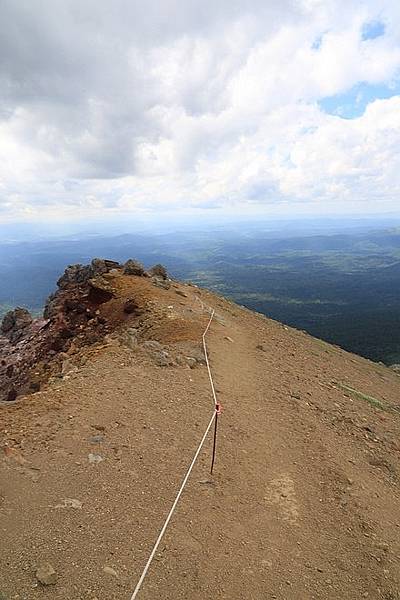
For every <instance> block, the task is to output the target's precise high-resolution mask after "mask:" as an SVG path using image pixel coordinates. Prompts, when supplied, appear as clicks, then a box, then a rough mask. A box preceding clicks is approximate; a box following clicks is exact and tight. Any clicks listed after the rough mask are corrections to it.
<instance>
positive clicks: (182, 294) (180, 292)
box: [175, 290, 188, 298]
mask: <svg viewBox="0 0 400 600" xmlns="http://www.w3.org/2000/svg"><path fill="white" fill-rule="evenodd" d="M175 294H178V296H182V298H187V297H188V295H187V294H186V293H185V292H183V291H182V290H175Z"/></svg>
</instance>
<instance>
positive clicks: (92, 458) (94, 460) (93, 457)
mask: <svg viewBox="0 0 400 600" xmlns="http://www.w3.org/2000/svg"><path fill="white" fill-rule="evenodd" d="M88 459H89V462H90V464H91V465H95V464H98V463H100V462H101V461H103V460H104V458H103V457H102V456H100V454H92V453H90V454H88Z"/></svg>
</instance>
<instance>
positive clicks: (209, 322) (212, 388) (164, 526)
mask: <svg viewBox="0 0 400 600" xmlns="http://www.w3.org/2000/svg"><path fill="white" fill-rule="evenodd" d="M214 314H215V310H213V311H212V313H211V316H210V320H209V321H208V324H207V327H206V329H205V331H204V333H203V336H202V337H203V349H204V356H205V359H206V364H207V370H208V376H209V379H210V384H211V390H212V395H213V400H214V411H213V414H212V417H211V419H210V421H209V423H208V425H207V428H206V430H205V432H204V435H203V437H202V438H201V441H200V444H199V445H198V447H197V450H196V452H195V455H194V457H193V460H192V462H191V463H190V466H189V468H188V470H187V472H186V475H185V477H184V478H183V481H182V484H181V487H180V488H179V491H178V493H177V495H176V497H175V500H174V503H173V505H172V507H171V510H170V511H169V513H168V516H167V518H166V519H165V522H164V525H163V526H162V528H161V531H160V533H159V536H158V538H157V540H156V542H155V544H154V546H153V549H152V551H151V553H150V556H149V558H148V560H147V562H146V564H145V566H144V569H143V571H142V574H141V576H140V579H139V581H138V582H137V585H136V587H135V589H134V591H133V594H132V596H131V598H130V600H135V599H136V598H137V596H138V594H139V591H140V588H141V587H142V583H143V581H144V579H145V577H146V575H147V572H148V570H149V568H150V565H151V563H152V561H153V558H154V555H155V553H156V552H157V548H158V546H159V545H160V542H161V540H162V538H163V537H164V533H165V531H166V529H167V527H168V524H169V522H170V520H171V518H172V515H173V514H174V512H175V509H176V506H177V504H178V502H179V499H180V497H181V495H182V492H183V490H184V489H185V486H186V483H187V481H188V479H189V477H190V474H191V472H192V469H193V467H194V465H195V463H196V460H197V457H198V456H199V454H200V451H201V449H202V447H203V445H204V442H205V440H206V438H207V435H208V432H209V431H210V429H211V425H212V424H213V422H214V420H216V419H217V418H218V417H217V415H218V414H219V413H220V406H219V404H218V402H217V396H216V394H215V387H214V382H213V378H212V373H211V369H210V363H209V360H208V353H207V344H206V339H205V338H206V335H207V333H208V330H209V329H210V325H211V322H212V320H213V318H214ZM215 447H216V429H215V433H214V447H213V460H212V466H211V472H212V468H213V466H214V458H215Z"/></svg>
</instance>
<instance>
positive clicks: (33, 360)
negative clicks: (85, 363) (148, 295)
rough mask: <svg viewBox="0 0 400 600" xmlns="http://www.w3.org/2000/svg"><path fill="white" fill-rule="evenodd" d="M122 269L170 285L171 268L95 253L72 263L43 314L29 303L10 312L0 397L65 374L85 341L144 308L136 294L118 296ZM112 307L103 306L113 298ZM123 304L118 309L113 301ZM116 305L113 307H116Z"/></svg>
mask: <svg viewBox="0 0 400 600" xmlns="http://www.w3.org/2000/svg"><path fill="white" fill-rule="evenodd" d="M121 275H128V276H129V275H135V276H140V277H149V278H150V279H151V281H152V283H154V284H155V285H160V284H162V285H165V282H166V280H167V272H166V270H165V269H164V267H162V266H161V265H156V266H155V267H153V269H151V270H150V272H149V273H146V272H145V270H144V267H143V266H142V265H141V264H140V263H139V262H137V261H134V260H128V261H127V262H126V263H125V264H124V265H120V264H119V263H118V262H115V261H112V260H104V259H100V258H95V259H93V260H92V262H91V264H90V265H85V266H83V265H80V264H77V265H71V266H69V267H68V268H67V269H66V270H65V272H64V274H63V275H62V277H60V279H59V280H58V282H57V286H58V289H57V291H56V292H55V293H54V294H51V296H50V297H49V298H48V300H47V302H46V305H45V307H44V311H43V317H41V318H37V319H34V318H33V317H32V316H31V315H30V313H29V311H28V310H26V309H25V308H20V307H18V308H15V309H14V310H12V311H10V312H8V313H7V314H6V315H5V316H4V318H3V321H2V323H1V327H0V400H6V401H14V400H16V398H17V397H18V396H20V395H21V394H29V393H31V392H37V391H38V390H39V389H40V388H41V386H42V385H43V383H44V382H46V381H47V380H48V379H49V377H51V376H52V377H54V376H57V375H60V374H62V372H63V369H65V364H66V363H68V361H70V360H73V357H74V356H75V355H77V354H79V351H80V349H81V348H82V347H84V346H89V345H91V344H93V343H95V342H98V341H99V340H101V339H103V338H104V336H105V335H107V334H108V333H111V332H112V331H114V330H115V329H116V328H118V327H119V326H120V325H121V324H122V323H123V322H124V321H125V320H126V316H127V315H128V314H129V315H132V314H133V313H139V312H140V308H139V306H138V304H137V303H136V301H135V300H134V299H133V298H125V299H123V301H122V304H123V305H122V306H121V298H120V297H118V299H117V296H118V293H117V287H118V286H117V285H116V284H115V282H116V279H117V278H118V277H120V276H121ZM112 300H114V302H113V303H112V304H111V307H110V306H108V307H107V310H105V311H103V309H102V306H103V305H105V304H108V303H110V301H112ZM114 306H115V307H116V306H118V310H115V311H114V310H113V307H114ZM110 308H111V310H110Z"/></svg>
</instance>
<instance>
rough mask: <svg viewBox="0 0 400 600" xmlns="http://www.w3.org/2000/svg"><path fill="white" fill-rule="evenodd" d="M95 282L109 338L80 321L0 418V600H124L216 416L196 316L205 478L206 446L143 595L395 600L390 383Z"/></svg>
mask: <svg viewBox="0 0 400 600" xmlns="http://www.w3.org/2000/svg"><path fill="white" fill-rule="evenodd" d="M108 267H110V269H109V271H108V272H106V273H103V274H98V275H96V276H95V277H94V278H95V279H96V278H97V279H100V280H99V281H97V283H95V285H96V286H97V287H96V288H92V289H95V290H97V291H95V292H92V293H95V299H96V298H97V300H98V299H99V298H98V296H96V294H100V295H101V294H105V296H102V300H104V301H102V302H101V303H100V304H98V305H97V308H96V310H99V311H100V314H99V315H95V316H96V317H101V318H102V319H104V320H105V321H106V322H105V323H99V326H101V327H104V326H106V325H107V328H108V329H107V330H104V329H101V331H100V330H99V332H98V330H97V328H96V327H97V326H96V327H94V326H93V324H89V325H88V331H89V332H91V331H92V326H93V327H94V331H95V333H96V335H97V333H99V338H98V339H94V340H92V341H91V342H90V343H83V344H82V345H79V346H77V347H76V348H75V350H76V351H75V350H74V351H72V352H70V353H69V354H68V351H69V348H66V347H63V348H62V349H60V350H59V351H56V353H57V354H56V355H57V356H58V358H57V360H55V359H54V358H53V359H52V360H53V361H54V369H53V368H51V369H50V376H49V377H48V378H47V379H46V380H43V384H42V389H41V390H40V391H37V392H34V393H32V394H30V395H27V396H21V398H20V399H17V400H16V401H14V402H3V403H2V406H1V407H0V419H1V437H0V447H1V448H2V455H1V459H0V528H1V531H2V532H3V544H4V547H5V548H6V549H7V552H6V553H4V552H3V553H2V554H1V556H0V573H1V575H2V579H1V586H2V587H0V592H2V593H3V595H4V596H5V597H9V598H21V599H22V598H24V597H29V598H30V599H31V598H57V599H62V598H88V599H90V600H95V599H98V600H105V599H114V598H115V599H117V598H127V600H128V599H129V597H130V594H131V593H132V590H133V588H134V586H135V584H136V582H137V579H138V577H139V576H140V573H141V570H142V568H143V566H144V563H145V561H146V560H147V558H148V554H149V552H150V549H151V547H152V545H153V543H154V541H155V539H156V536H157V534H158V531H159V529H160V527H161V525H162V523H163V521H164V519H165V516H166V514H167V512H168V510H169V509H170V506H171V504H172V501H173V499H174V497H175V494H176V491H177V489H178V487H179V484H180V481H181V479H182V476H183V474H184V473H185V471H186V469H187V467H188V464H189V463H190V460H191V459H192V457H193V452H194V450H195V448H196V446H197V444H198V442H199V439H200V438H201V435H202V433H203V430H204V428H205V424H206V423H207V422H208V420H209V416H210V414H211V411H212V398H211V395H210V390H209V384H208V380H207V371H206V368H205V366H204V356H203V354H202V350H201V337H202V333H203V332H204V330H205V327H206V324H207V322H208V319H209V312H208V308H209V307H211V308H213V309H215V311H216V313H215V319H214V321H213V323H212V326H211V328H210V331H209V334H208V335H209V338H208V339H209V342H208V344H209V349H210V361H211V368H212V370H213V375H214V379H215V383H216V389H217V394H218V398H219V400H220V401H221V404H222V405H223V408H224V411H223V414H222V415H221V419H220V425H219V438H218V447H217V461H216V467H215V475H214V476H213V477H210V474H209V467H210V451H211V446H210V444H211V440H208V441H207V444H206V447H205V449H204V451H203V452H202V453H201V455H200V458H199V462H198V463H197V464H196V466H195V469H194V472H193V475H192V477H191V479H190V481H189V484H188V488H187V489H186V490H185V493H184V495H183V497H182V499H181V502H180V504H179V505H178V509H177V512H176V515H175V516H174V519H173V520H172V521H171V524H170V527H169V529H168V530H167V533H166V537H165V539H164V541H163V543H162V545H161V546H160V548H159V551H158V552H157V555H156V560H155V562H154V563H153V565H152V568H151V569H150V571H149V573H148V577H147V578H146V580H145V583H144V586H143V589H142V591H141V594H140V596H139V597H142V598H143V599H146V598H147V599H148V600H150V598H152V599H154V598H166V599H171V600H172V599H176V598H191V599H194V600H197V599H199V600H200V598H229V599H230V598H242V599H245V598H246V599H248V598H256V599H258V598H260V599H261V598H263V599H264V598H279V599H282V600H283V599H293V600H294V599H296V600H297V599H299V598H321V599H325V598H326V599H330V600H333V599H337V598H346V599H350V600H351V599H354V600H355V599H356V598H357V599H358V598H363V597H365V598H383V599H385V600H393V599H396V598H398V597H399V590H400V569H399V566H398V565H399V561H398V556H399V555H400V523H399V521H398V501H399V491H398V482H399V473H400V459H399V452H400V446H399V443H398V439H399V434H400V421H399V419H400V413H399V404H398V397H399V391H400V378H399V377H398V375H396V373H394V372H393V371H391V370H390V369H388V368H387V367H385V366H383V365H380V364H376V363H373V362H371V361H368V360H366V359H363V358H361V357H358V356H356V355H352V354H349V353H347V352H345V351H344V350H341V349H340V348H338V347H335V346H330V345H329V344H327V343H325V342H322V341H321V340H318V339H315V338H312V337H311V336H310V335H308V334H306V333H304V332H301V331H298V330H294V329H292V328H290V327H288V326H285V325H282V324H280V323H278V322H276V321H272V320H270V319H267V318H265V317H264V316H262V315H259V314H257V313H253V312H252V311H250V310H248V309H245V308H243V307H240V306H238V305H236V304H234V303H233V302H230V301H228V300H226V299H224V298H222V297H220V296H217V295H215V294H212V293H211V292H209V291H207V290H203V289H200V288H197V287H196V286H193V285H188V284H181V283H179V282H177V281H172V280H170V279H169V278H168V277H167V276H166V275H165V274H163V275H162V276H161V275H160V274H158V275H157V274H150V276H147V275H145V274H140V275H137V274H133V275H131V274H126V273H124V272H123V271H124V268H123V267H116V266H115V265H108V266H107V268H108ZM112 271H114V272H112ZM76 273H77V272H76V271H75V275H76ZM78 273H79V271H78ZM159 273H160V271H159ZM69 274H70V275H71V276H72V274H71V272H69ZM75 275H73V276H72V279H73V280H74V277H75ZM90 275H91V277H89V279H93V274H92V273H91V274H90ZM89 279H88V281H89ZM103 280H104V281H103ZM105 282H106V283H105ZM62 285H63V283H62ZM68 285H71V282H70V283H68V284H67V286H68ZM74 285H75V284H74V283H73V284H72V287H73V289H75V288H74ZM83 286H84V287H85V286H86V283H84V284H83ZM78 287H79V286H78ZM62 289H63V288H62V287H61V290H62ZM69 289H70V288H69ZM64 291H65V288H64ZM111 293H112V297H111V298H108V299H106V298H107V297H108V296H107V294H111ZM60 299H61V298H60V296H59V297H58V300H60ZM65 300H66V298H65V297H63V300H62V301H63V302H65ZM128 300H129V301H131V304H128V306H130V308H129V310H131V309H132V311H131V312H125V310H124V308H125V307H126V306H127V302H128ZM52 310H54V311H55V312H54V313H52ZM95 312H96V311H95ZM51 314H52V315H53V316H50V315H51ZM58 314H59V306H58V305H57V302H56V305H53V307H49V313H48V316H50V319H51V318H53V319H57V315H58ZM78 314H79V313H78ZM91 318H93V317H91ZM89 321H90V318H89V319H87V320H86V323H88V322H89ZM76 325H77V331H78V330H79V327H80V325H82V323H79V324H78V323H77V324H76ZM57 331H58V330H57ZM78 335H81V333H78ZM53 338H54V339H58V338H57V336H55V337H54V336H53ZM64 339H66V340H70V341H71V340H73V339H75V338H71V337H66V338H64ZM86 341H87V339H86V338H84V342H86ZM68 343H69V342H68ZM17 344H18V342H17ZM59 354H62V356H61V359H62V360H61V361H60V360H59V358H60V356H59ZM55 365H57V368H56V367H55ZM46 377H47V374H46ZM31 391H33V390H31ZM374 401H376V402H374ZM46 562H49V563H51V565H52V567H53V568H54V571H55V572H56V583H54V584H52V585H49V586H46V585H43V584H42V583H39V581H38V579H37V577H36V575H37V569H38V568H40V567H41V566H42V565H43V563H46ZM35 574H36V575H35Z"/></svg>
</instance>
